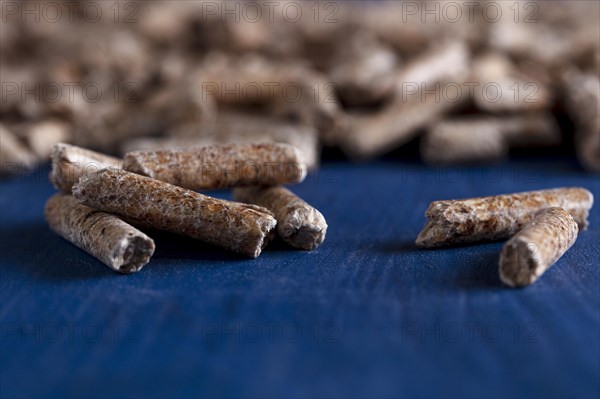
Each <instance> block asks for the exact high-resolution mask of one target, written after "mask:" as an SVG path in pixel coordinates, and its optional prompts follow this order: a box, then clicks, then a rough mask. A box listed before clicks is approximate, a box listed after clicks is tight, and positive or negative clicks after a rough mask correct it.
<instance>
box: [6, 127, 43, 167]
mask: <svg viewBox="0 0 600 399" xmlns="http://www.w3.org/2000/svg"><path fill="white" fill-rule="evenodd" d="M36 161H37V157H36V156H35V154H33V153H32V152H31V151H30V150H29V149H28V148H27V147H26V146H25V145H24V144H23V143H21V142H20V141H19V139H18V138H17V137H16V136H15V135H14V134H13V133H12V132H11V131H10V130H9V129H8V128H7V127H6V126H4V125H3V124H0V173H1V174H3V175H4V174H12V173H14V174H17V173H22V172H24V171H26V170H29V169H31V168H32V167H33V166H34V165H35V163H36Z"/></svg>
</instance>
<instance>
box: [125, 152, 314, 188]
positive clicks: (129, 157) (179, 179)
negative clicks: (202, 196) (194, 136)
mask: <svg viewBox="0 0 600 399" xmlns="http://www.w3.org/2000/svg"><path fill="white" fill-rule="evenodd" d="M123 169H125V170H128V171H130V172H135V173H138V174H141V175H144V176H149V177H152V178H154V179H157V180H161V181H164V182H167V183H171V184H174V185H177V186H180V187H184V188H189V189H191V190H207V189H215V188H224V187H235V186H250V185H278V184H288V183H297V182H300V181H302V180H304V178H305V177H306V164H304V162H303V157H302V154H301V153H300V151H299V150H298V149H297V148H296V147H294V146H291V145H287V144H279V143H251V144H223V145H217V146H207V147H197V148H193V149H174V150H156V151H135V152H131V153H128V154H126V155H125V158H124V161H123Z"/></svg>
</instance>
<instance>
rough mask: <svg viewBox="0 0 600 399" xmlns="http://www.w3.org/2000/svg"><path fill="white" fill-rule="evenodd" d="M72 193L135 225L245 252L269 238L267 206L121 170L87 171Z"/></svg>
mask: <svg viewBox="0 0 600 399" xmlns="http://www.w3.org/2000/svg"><path fill="white" fill-rule="evenodd" d="M73 196H74V197H75V198H77V199H78V200H80V201H81V202H83V203H84V204H85V205H87V206H90V207H92V208H95V209H98V210H101V211H104V212H109V213H113V214H115V215H119V216H121V217H123V218H125V220H127V221H130V222H131V223H134V224H136V225H140V226H144V227H150V228H154V229H158V230H165V231H169V232H173V233H178V234H181V235H184V236H188V237H191V238H195V239H198V240H201V241H204V242H207V243H209V244H213V245H216V246H219V247H222V248H225V249H228V250H231V251H233V252H237V253H240V254H242V255H245V256H249V257H253V258H255V257H257V256H258V255H260V253H261V251H262V250H263V248H264V247H265V246H266V245H267V244H268V243H269V241H270V240H271V238H272V237H273V233H274V231H273V229H274V228H275V225H276V224H277V221H276V220H275V218H273V216H271V213H270V212H269V211H267V210H266V209H265V210H262V211H261V210H259V209H261V208H257V207H255V206H247V205H244V204H241V203H234V202H230V201H223V200H220V199H217V198H212V197H209V196H206V195H202V194H199V193H196V192H194V191H191V190H187V189H185V188H181V187H177V186H174V185H171V184H169V183H165V182H162V181H159V180H156V179H153V178H149V177H146V176H141V175H138V174H135V173H131V172H127V171H124V170H120V169H103V170H101V171H98V172H95V173H91V174H86V175H84V176H82V177H81V178H80V179H79V182H78V183H77V184H76V185H75V187H73Z"/></svg>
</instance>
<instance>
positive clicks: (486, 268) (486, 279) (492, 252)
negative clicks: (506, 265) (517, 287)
mask: <svg viewBox="0 0 600 399" xmlns="http://www.w3.org/2000/svg"><path fill="white" fill-rule="evenodd" d="M499 256H500V254H499V251H498V248H497V245H493V244H482V245H481V248H480V249H478V250H477V251H476V253H475V254H473V255H471V256H469V263H470V264H471V265H470V267H464V268H461V269H459V270H461V272H460V273H459V274H458V277H456V278H455V280H454V281H453V282H452V284H455V285H456V286H457V287H459V288H461V289H465V290H480V289H485V290H490V289H500V290H504V289H507V288H506V286H504V285H503V284H502V282H501V281H500V278H499V277H498V257H499Z"/></svg>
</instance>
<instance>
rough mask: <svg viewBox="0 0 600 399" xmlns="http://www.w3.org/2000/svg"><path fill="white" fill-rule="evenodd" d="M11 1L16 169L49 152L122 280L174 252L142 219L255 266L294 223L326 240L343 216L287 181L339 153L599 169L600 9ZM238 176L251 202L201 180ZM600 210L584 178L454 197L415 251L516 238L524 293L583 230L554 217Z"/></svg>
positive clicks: (52, 210)
mask: <svg viewBox="0 0 600 399" xmlns="http://www.w3.org/2000/svg"><path fill="white" fill-rule="evenodd" d="M8 3H9V4H8V5H6V6H4V5H3V10H2V11H3V15H2V18H3V21H2V47H1V48H0V56H1V57H0V68H1V69H2V76H1V79H2V102H1V104H0V115H1V117H2V122H1V123H0V138H1V140H0V172H1V173H2V174H3V175H14V174H18V173H24V172H27V171H29V170H31V169H33V168H36V167H38V166H39V165H40V164H43V163H44V162H47V161H48V160H51V162H52V168H53V171H52V175H51V180H52V182H53V183H54V185H55V186H56V187H57V188H59V189H60V190H61V191H63V193H64V194H59V195H56V196H55V197H53V198H52V199H50V201H49V202H48V205H47V207H46V216H47V219H48V221H49V223H50V225H51V227H52V228H53V229H54V230H55V231H57V232H59V234H61V235H62V236H63V237H65V238H67V239H68V240H70V241H72V242H74V243H75V244H76V245H79V246H80V247H82V248H84V249H85V250H86V251H88V252H90V253H91V254H92V255H94V256H96V257H97V258H98V259H100V260H102V261H103V262H104V263H106V264H107V265H109V266H110V267H111V268H113V269H115V270H117V271H120V272H132V271H136V270H139V269H140V268H141V267H142V266H143V265H144V264H146V263H147V262H148V260H149V258H150V256H151V255H152V253H153V250H154V244H153V242H152V240H151V239H150V238H149V237H148V236H146V235H145V234H144V233H142V232H140V231H139V230H137V229H136V228H135V227H133V226H141V227H150V228H153V229H160V230H167V231H171V232H176V233H180V234H184V235H187V236H191V237H194V238H198V239H201V240H203V241H206V242H209V243H211V244H216V245H219V246H222V247H224V248H227V249H230V250H233V251H236V252H239V253H241V254H244V255H248V256H252V257H255V256H258V255H259V254H260V252H261V250H262V248H263V247H264V246H265V245H266V244H267V242H268V241H269V240H270V238H271V236H272V235H273V232H274V231H277V233H278V234H279V235H280V236H281V237H282V239H283V240H284V241H286V242H287V243H288V244H290V245H291V246H293V247H296V248H301V249H313V248H315V247H316V246H318V245H319V244H320V243H321V242H322V241H323V239H324V237H325V232H326V228H327V224H326V222H325V219H324V218H323V216H322V215H321V213H319V212H318V211H317V210H316V209H314V208H313V207H311V206H310V205H308V204H307V203H306V202H304V201H303V200H302V199H300V198H298V197H297V196H296V195H295V194H293V193H292V192H290V191H289V190H288V189H286V188H283V187H282V185H283V184H290V183H296V182H300V181H302V180H303V179H304V177H305V176H306V173H307V171H310V170H311V169H315V168H318V167H319V161H320V158H321V151H322V149H323V148H327V149H340V150H341V152H343V153H344V154H345V155H346V156H347V158H348V159H349V160H368V159H373V158H375V157H377V156H380V155H382V154H385V153H389V152H391V151H393V150H395V149H397V148H400V147H408V148H411V145H418V152H419V153H420V156H421V158H422V160H423V161H424V162H425V163H428V164H432V165H442V166H451V165H456V164H472V163H484V162H495V161H498V160H501V159H504V158H506V157H507V156H508V155H509V152H510V151H514V150H520V151H537V152H539V151H541V152H542V153H543V152H544V151H546V152H548V153H552V154H557V153H558V152H563V153H567V154H568V153H570V152H573V153H574V154H575V156H576V157H577V159H578V160H579V162H580V164H581V165H582V167H583V168H584V169H585V170H587V171H590V172H600V155H599V154H600V111H599V105H600V27H599V24H598V13H599V12H600V6H599V4H598V2H590V1H573V2H569V4H568V5H565V4H563V3H562V2H559V1H556V2H543V1H526V2H505V1H491V0H480V1H469V2H453V1H418V2H412V1H402V2H401V1H382V2H377V3H374V2H360V1H349V2H345V1H321V2H315V1H310V0H308V1H299V0H298V1H294V0H281V1H280V0H277V1H256V2H255V1H218V0H215V1H211V0H197V1H152V2H142V1H137V0H132V1H127V2H104V1H81V2H50V3H46V2H39V1H26V2H8ZM48 4H50V5H48ZM107 154H110V155H107ZM226 187H231V188H234V198H235V199H236V200H238V201H242V202H243V203H247V204H242V203H234V202H228V201H223V200H219V199H215V198H211V197H209V196H207V195H203V194H199V193H197V192H196V191H195V190H208V189H214V188H226ZM575 198H576V199H577V200H576V199H575ZM577 201H579V202H577ZM575 202H577V203H578V205H573V206H572V203H575ZM591 203H592V198H591V194H590V193H589V192H587V191H584V190H583V189H564V190H551V191H548V192H542V193H528V194H513V195H508V196H501V197H498V198H495V199H489V200H488V199H477V200H465V201H458V202H449V201H442V202H439V203H434V204H432V206H431V207H430V209H429V210H428V213H427V216H428V218H429V222H428V225H427V227H426V228H425V230H424V231H423V232H422V233H421V235H420V236H419V239H418V241H417V242H418V244H419V245H421V246H425V247H430V246H441V245H443V244H457V243H463V242H473V241H479V240H482V239H502V238H508V237H510V236H513V235H515V234H516V235H515V236H514V237H513V238H512V239H511V240H510V241H509V243H507V246H506V247H505V250H504V251H503V255H502V259H503V260H502V261H501V265H505V266H501V275H502V276H503V277H502V278H503V280H504V281H505V282H507V283H509V284H511V285H515V286H517V285H524V284H528V283H530V282H532V281H534V280H535V278H537V276H539V275H540V274H541V273H542V272H543V270H545V268H547V267H549V265H551V264H552V263H554V261H555V260H556V259H558V257H560V255H561V254H562V253H563V252H564V251H566V249H567V248H568V247H569V246H570V245H571V244H572V241H574V240H575V237H576V232H577V228H576V225H575V228H573V226H574V225H573V221H572V220H571V219H569V217H567V215H566V214H565V213H564V212H561V211H559V210H558V209H554V208H556V207H559V208H563V209H564V211H566V212H567V213H569V214H571V215H572V217H573V218H574V220H575V222H576V223H577V224H579V226H580V227H585V217H583V213H581V212H583V209H589V207H590V206H591ZM249 204H251V205H249ZM517 205H518V206H521V205H523V206H524V207H525V208H523V209H521V210H520V211H519V210H518V209H517V208H518V207H517ZM481 207H483V208H481ZM546 208H551V209H548V210H546ZM480 209H486V212H488V214H487V216H486V214H485V213H484V215H482V214H479V213H478V212H479V210H480ZM573 209H579V211H581V212H580V213H577V212H576V213H575V214H574V213H573ZM519 212H520V213H519ZM540 212H541V213H540ZM586 212H587V211H586ZM586 214H587V213H586ZM191 215H195V216H191ZM499 215H500V216H499ZM534 215H537V216H534ZM528 223H531V224H528ZM524 226H526V227H524ZM559 226H563V227H564V229H566V230H567V231H569V232H571V233H573V232H575V233H573V234H571V235H569V237H568V239H567V238H566V237H564V236H563V235H562V234H556V237H557V238H556V240H558V241H560V244H557V245H554V243H557V242H558V241H552V240H551V237H554V236H552V235H551V234H546V233H547V231H546V230H544V229H550V230H551V231H559V230H560V231H563V227H559ZM486 229H488V230H486ZM489 229H491V230H489ZM522 229H523V230H522ZM553 229H554V230H553ZM556 229H559V230H556ZM542 230H543V231H544V233H543V234H542V233H540V232H541V231H542ZM550 230H548V231H550ZM519 231H520V233H518V232H519ZM531 237H534V238H535V239H536V240H537V241H536V243H537V244H540V245H537V244H536V245H537V247H536V248H537V249H536V250H535V251H533V250H531V248H530V247H527V248H529V249H527V250H525V249H523V245H524V244H521V243H522V242H525V241H527V242H529V241H531V240H533V238H531ZM542 238H543V239H544V240H546V241H544V240H542ZM548 240H550V241H548ZM542 244H543V245H542ZM557 248H558V249H557ZM523 251H525V252H523ZM527 251H530V252H527ZM515 254H525V255H527V256H525V258H526V259H529V261H528V262H529V263H528V264H529V266H527V267H525V266H523V265H520V266H519V265H517V266H515V265H514V262H513V263H511V261H510V259H513V258H515ZM534 255H535V256H539V258H535V256H534ZM516 258H519V257H516ZM534 258H535V259H538V260H536V261H533V260H531V259H534ZM519 259H521V258H519ZM511 265H512V266H511ZM535 265H537V266H535ZM540 265H541V266H540ZM523 270H525V271H523ZM527 270H528V271H527Z"/></svg>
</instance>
